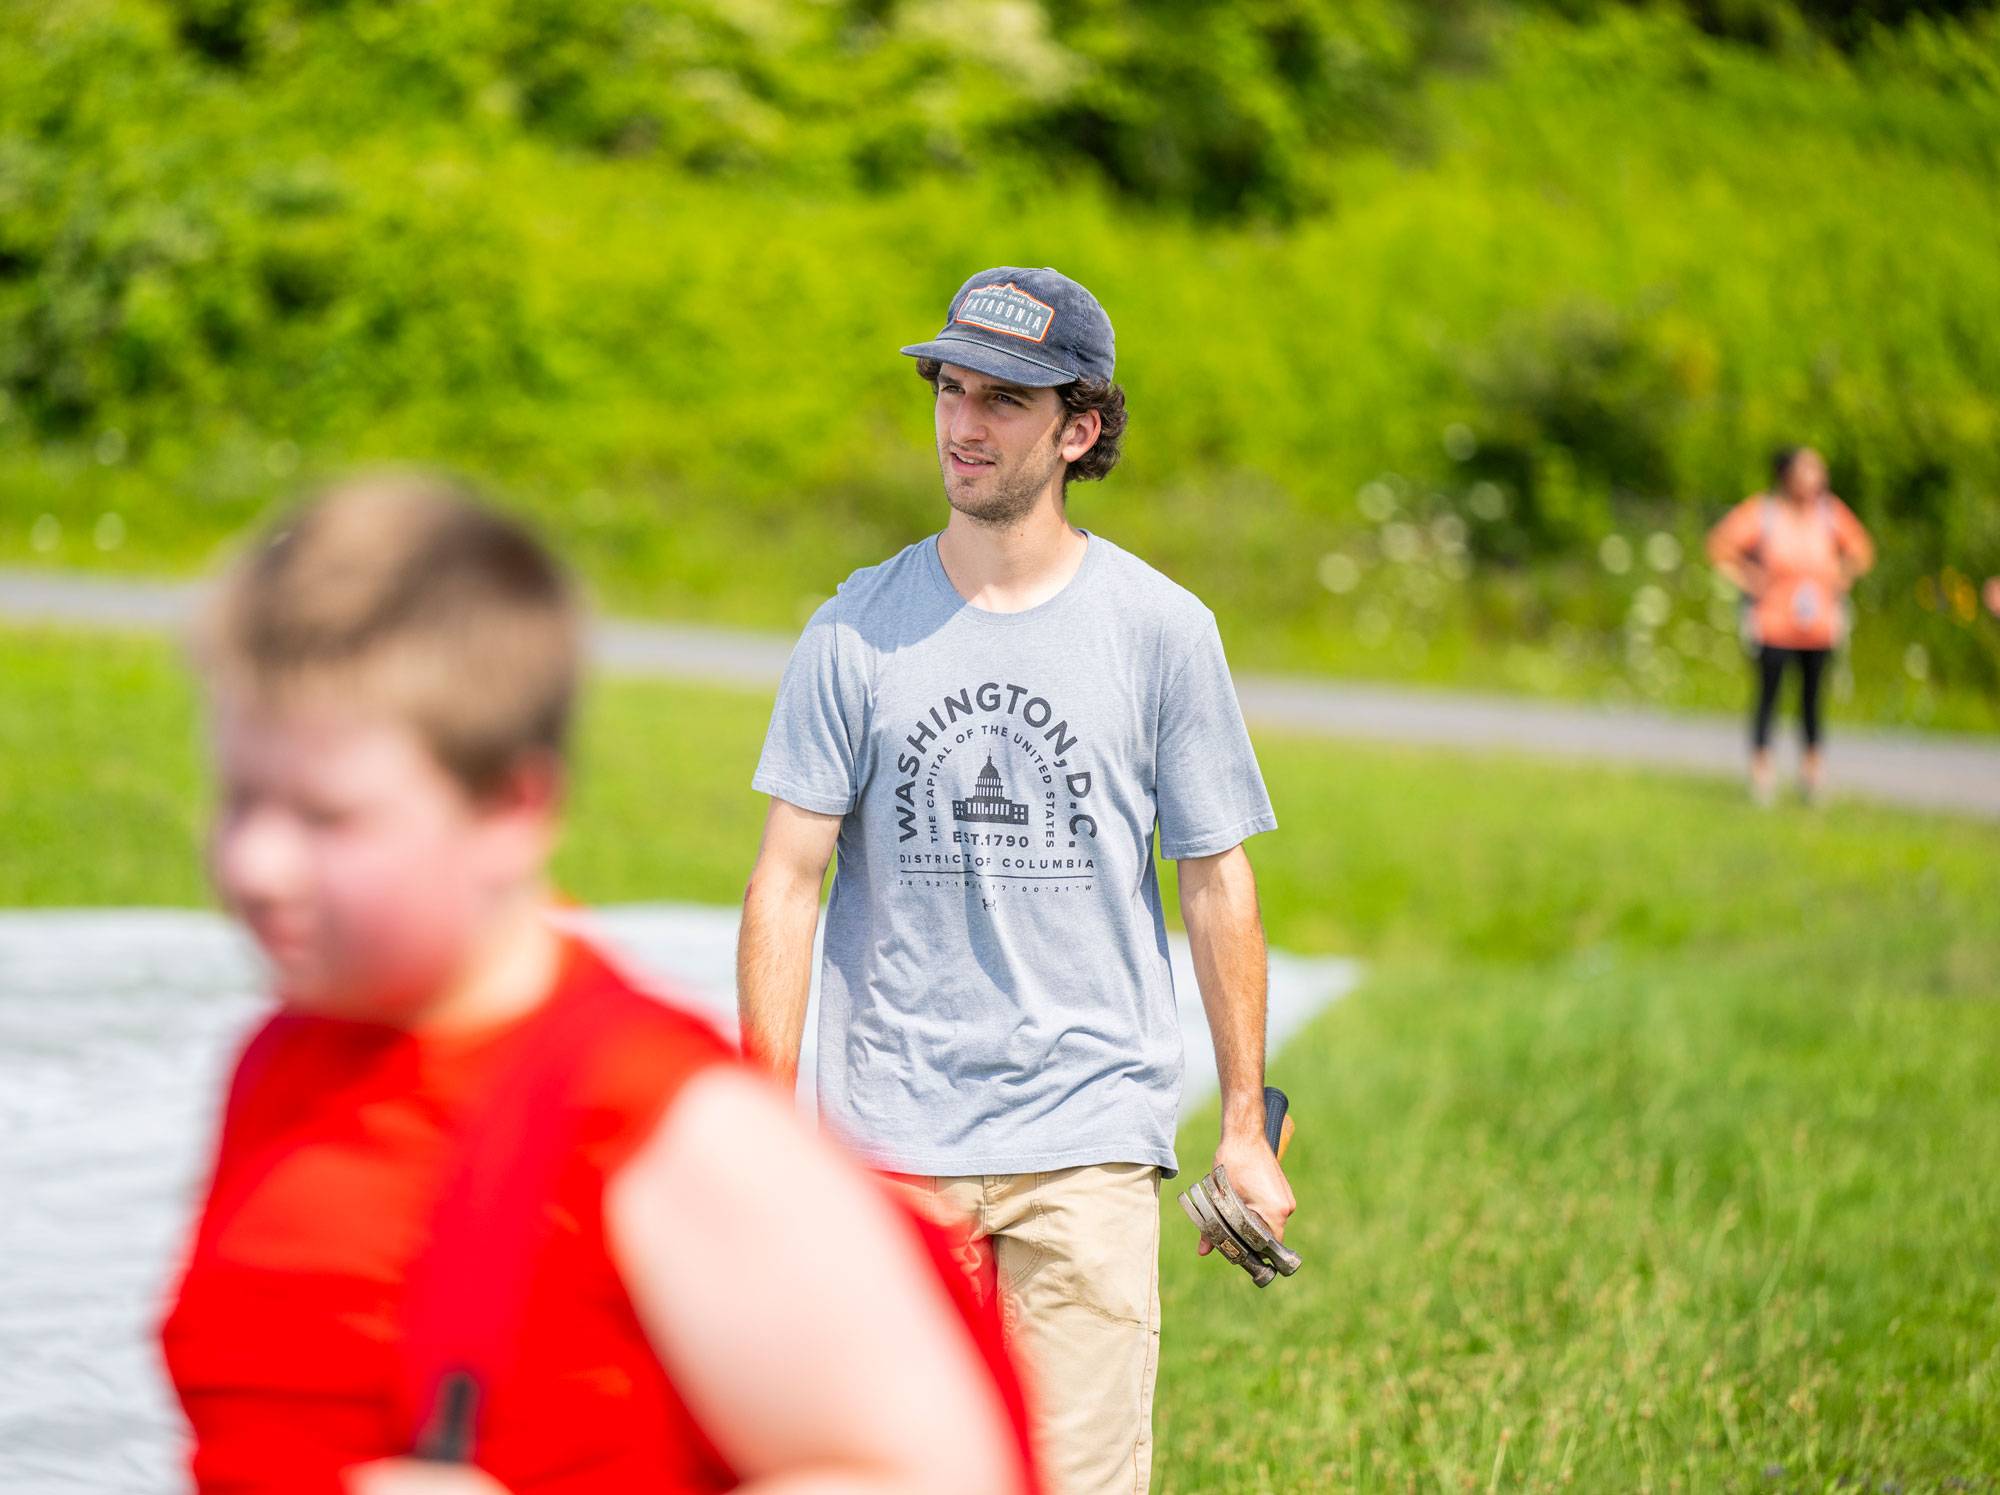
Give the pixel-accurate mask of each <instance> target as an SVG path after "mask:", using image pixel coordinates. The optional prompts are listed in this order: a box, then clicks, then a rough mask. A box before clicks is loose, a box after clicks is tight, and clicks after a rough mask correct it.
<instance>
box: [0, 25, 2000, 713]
mask: <svg viewBox="0 0 2000 1495" xmlns="http://www.w3.org/2000/svg"><path fill="white" fill-rule="evenodd" d="M1055 14H1056V13H1055V12H1050V11H1045V10H1043V9H1041V8H1039V7H1036V6H1032V5H1020V4H1015V5H1008V4H1002V3H996V4H991V5H974V4H963V5H953V4H937V5H917V4H905V5H881V4H878V5H874V6H868V5H860V4H849V5H835V4H825V5H813V6H804V5H794V4H788V3H773V4H772V5H770V6H766V7H760V8H753V7H743V6H735V5H721V4H715V5H712V6H703V5H698V4H692V3H676V4H672V5H669V4H667V3H665V0H654V3H650V4H635V5H612V4H610V3H608V0H603V3H599V0H587V3H583V4H580V5H575V6H557V5H554V4H552V3H546V0H478V3H463V4H457V5H450V6H437V5H415V4H409V5H394V4H388V3H385V0H347V3H344V4H330V3H329V4H313V5H308V4H304V3H278V0H244V3H240V4H213V3H206V0H205V3H202V4H196V3H194V0H181V3H176V4H172V5H169V4H165V3H158V0H77V3H74V4H71V5H67V6H64V7H61V8H58V9H56V10H54V11H42V10H39V9H36V8H31V7H25V6H12V7H0V495H4V496H0V557H4V556H16V557H32V558H35V559H37V560H40V561H43V562H53V563H63V564H76V563H79V562H103V561H105V560H106V559H111V560H119V559H121V558H125V559H124V563H127V564H133V565H141V566H146V565H159V564H179V565H187V564H193V563H195V562H197V561H198V560H199V559H200V558H201V557H202V556H204V555H205V554H206V553H207V551H208V550H209V549H210V547H212V545H213V544H214V543H215V541H216V540H217V539H219V538H220V537H222V536H224V535H226V534H228V533H230V532H232V531H233V530H235V529H236V528H238V527H240V526H241V525H242V524H244V523H245V522H247V521H248V520H249V519H250V518H251V517H252V516H253V515H254V514H255V513H257V512H258V511H259V510H260V509H261V508H262V507H263V506H264V505H266V504H267V503H269V502H270V501H271V500H272V499H273V498H274V497H276V496H278V495H280V494H282V493H285V492H287V491H289V490H290V489H291V488H292V487H293V486H294V485H295V484H296V483H297V481H298V480H299V478H300V476H301V475H303V474H306V473H310V472H313V471H317V470H321V469H324V468H326V467H329V466H334V465H341V464H346V463H351V462H356V461H363V460H371V459H377V458H392V457H393V458H419V459H424V460H434V461H444V462H449V463H452V464H454V465H457V466H460V467H463V468H467V469H469V470H471V471H472V472H474V473H475V474H480V475H485V476H487V477H490V478H492V479H493V480H495V481H496V482H497V483H498V484H499V486H501V487H502V488H503V489H504V490H506V491H507V492H509V493H510V494H511V495H513V496H514V498H515V499H516V500H517V501H518V502H520V503H521V504H522V505H523V506H525V507H527V508H529V509H531V510H533V511H534V512H536V513H538V514H539V515H541V516H542V517H543V518H544V519H545V521H546V522H547V523H548V524H549V525H550V526H551V527H552V528H553V529H554V530H555V531H556V532H557V534H558V536H559V537H560V538H561V539H562V541H563V543H564V544H565V545H566V546H567V547H568V548H569V549H570V550H571V552H572V553H573V554H575V555H577V556H578V557H579V559H580V560H581V561H582V562H583V563H584V565H585V566H586V568H587V569H588V570H589V572H590V573H591V575H592V576H593V577H594V579H595V580H596V581H597V582H598V583H599V585H600V586H601V587H602V588H603V589H604V590H605V592H606V593H607V595H608V597H609V598H610V600H611V601H612V602H613V603H614V604H615V605H617V606H620V607H627V608H642V609H646V610H651V611H660V612H668V613H680V614H699V615H704V616H711V617H716V618H720V619H728V620H734V621H742V622H752V623H759V624H765V625H772V626H780V627H783V626H789V625H790V624H792V623H793V622H795V621H796V619H797V617H798V616H799V614H800V611H801V610H802V609H803V608H806V607H808V606H809V605H810V602H811V600H812V599H814V598H816V597H818V596H822V595H824V594H825V592H826V591H828V590H829V589H830V588H831V587H832V586H833V585H834V583H836V582H837V581H838V580H839V579H840V577H841V576H843V575H844V574H845V573H846V571H847V570H848V569H851V568H852V567H853V566H855V565H860V564H865V563H867V562H869V561H872V560H874V559H877V558H879V557H880V555H881V554H883V553H884V552H885V551H887V550H889V549H892V548H894V547H895V546H896V545H897V544H900V543H902V542H903V541H904V540H906V539H908V538H910V537H911V536H913V535H915V534H918V533H921V532H923V530H924V529H926V528H928V527H930V526H931V525H932V524H934V523H935V520H936V511H937V504H936V499H935V478H934V475H933V472H932V468H931V461H930V457H929V453H928V449H927V446H926V444H925V443H926V439H927V438H926V434H925V433H926V429H927V428H926V420H925V409H924V403H923V390H922V386H921V385H920V384H919V383H918V382H917V381H916V380H915V379H914V378H913V377H912V376H911V374H910V372H909V369H908V365H907V363H906V361H904V360H901V359H899V358H897V357H896V356H895V355H894V352H893V350H894V348H895V347H896V346H897V345H898V344H900V343H902V342H905V341H907V340H908V339H909V338H910V337H911V336H912V335H914V334H921V333H923V332H926V331H928V330H929V329H930V328H932V327H934V326H935V325H936V322H937V319H938V317H939V314H940V311H941V308H942V305H943V301H944V298H945V296H946V294H947V293H948V292H949V290H950V289H951V287H952V286H954V285H955V284H957V282H958V281H959V279H960V278H961V277H962V276H963V275H964V274H965V273H966V272H967V271H968V270H969V269H972V268H974V267H977V266H979V265H984V264H993V263H999V262H1010V263H1022V262H1025V263H1034V264H1044V263H1056V264H1060V265H1062V266H1063V267H1064V268H1065V269H1068V270H1069V271H1071V272H1072V273H1074V274H1076V275H1077V276H1078V277H1079V278H1081V279H1083V280H1084V281H1085V282H1086V283H1088V284H1090V285H1091V286H1093V287H1094V288H1095V289H1096V290H1097V291H1098V292H1099V293H1100V295H1101V296H1102V297H1103V299H1104V300H1105V302H1106V304H1107V306H1109V308H1110V309H1111V311H1112V313H1113V316H1114V318H1115V319H1116V320H1117V324H1118V328H1119V335H1120V369H1121V377H1122V378H1123V379H1124V380H1125V382H1126V383H1127V385H1128V388H1129V390H1130V393H1131V397H1132V406H1133V410H1134V426H1133V435H1132V439H1131V442H1130V443H1129V446H1128V454H1127V458H1126V461H1125V463H1124V465H1123V466H1122V467H1121V469H1120V471H1119V472H1118V473H1117V474H1116V475H1114V477H1113V478H1112V479H1111V481H1110V482H1108V483H1105V484H1102V485H1095V486H1093V487H1092V488H1090V489H1088V490H1081V491H1079V493H1078V495H1077V496H1076V500H1075V507H1076V512H1077V514H1078V517H1079V518H1080V519H1081V520H1082V522H1085V523H1087V524H1089V525H1091V526H1092V527H1095V528H1101V529H1103V530H1105V531H1106V532H1108V533H1111V534H1114V535H1116V536H1117V537H1118V538H1119V539H1121V540H1122V541H1124V542H1126V543H1129V544H1131V545H1133V546H1134V547H1135V548H1137V549H1139V550H1140V551H1141V552H1142V553H1144V554H1147V555H1148V556H1149V557H1152V558H1153V559H1155V560H1156V561H1158V562H1159V563H1160V564H1162V565H1164V566H1166V567H1167V568H1168V569H1169V570H1170V571H1172V572H1173V573H1174V574H1175V575H1177V576H1180V577H1182V578H1183V579H1184V580H1186V581H1188V582H1189V583H1190V584H1191V585H1193V586H1195V587H1197V588H1198V589H1199V590H1201V591H1202V593H1203V594H1204V595H1205V596H1207V597H1209V598H1210V600H1211V601H1212V602H1213V603H1214V604H1215V605H1216V606H1217V607H1218V609H1219V610H1221V611H1222V612H1223V613H1224V615H1225V619H1226V621H1227V625H1228V627H1229V631H1230V638H1231V641H1232V647H1233V648H1234V649H1235V650H1236V653H1237V655H1238V657H1239V658H1240V659H1242V660H1244V661H1246V662H1251V663H1257V664H1263V665H1268V666H1284V667H1299V668H1330V669H1337V670H1342V671H1349V672H1359V673H1367V674H1384V675H1386V674H1394V675H1402V676H1416V677H1418V678H1426V679H1435V680H1449V681H1471V682H1476V683H1479V684H1482V685H1490V684H1496V683H1497V684H1505V685H1510V686H1514V687H1519V688H1526V689H1533V690H1558V691H1591V692H1603V691H1607V690H1608V691H1612V692H1614V693H1615V692H1619V691H1624V692H1628V693H1631V694H1634V695H1636V696H1642V697H1647V698H1654V699H1660V700H1665V701H1674V702H1681V703H1688V704H1704V703H1705V704H1721V703H1733V702H1734V701H1735V699H1736V698H1737V695H1738V692H1739V689H1740V679H1739V674H1738V665H1737V663H1736V660H1735V656H1734V652H1733V651H1734V648H1735V645H1734V638H1733V623H1732V622H1731V620H1730V616H1729V609H1728V608H1727V606H1726V602H1725V599H1720V598H1716V597H1714V596H1712V595H1711V593H1710V591H1709V588H1708V582H1707V579H1706V577H1705V576H1703V575H1702V574H1700V573H1699V571H1698V569H1696V568H1695V567H1694V566H1693V565H1692V564H1691V563H1690V561H1689V559H1688V558H1689V557H1691V556H1694V555H1697V554H1698V547H1699V542H1700V537H1701V534H1702V531H1703V530H1704V529H1705V527H1706V526H1707V525H1708V524H1709V523H1711V522H1712V521H1713V520H1714V519H1715V518H1716V517H1718V516H1719V515H1720V513H1721V512H1722V511H1723V509H1724V508H1726V507H1727V505H1729V504H1730V503H1732V502H1734V501H1735V500H1736V499H1737V498H1740V497H1741V496H1742V495H1743V494H1744V493H1746V492H1748V491H1750V490H1752V489H1753V488H1754V487H1756V486H1757V485H1758V484H1759V483H1760V482H1761V481H1762V477H1763V470H1764V463H1765V457H1766V454H1767V453H1768V451H1769V450H1770V449H1771V448H1772V447H1774V446H1776V445H1779V444H1782V443H1788V442H1794V441H1801V440H1804V441H1811V442H1813V443H1815V444H1817V445H1819V446H1821V447H1822V448H1823V449H1824V450H1826V452H1827V454H1828V456H1829V458H1830V459H1831V462H1832V466H1833V472H1834V477H1835V482H1836V485H1837V486H1838V488H1839V489H1840V491H1841V492H1842V493H1843V494H1844V495H1845V496H1847V497H1848V498H1849V500H1850V501H1851V502H1853V503H1854V505H1855V506H1856V508H1857V509H1858V510H1859V511H1860V512H1861V514H1862V515H1863V517H1864V519H1866V520H1867V522H1868V523H1869V524H1870V525H1871V526H1873V527H1874V528H1875V529H1876V530H1877V532H1878V534H1879V535H1880V537H1881V538H1882V540H1883V541H1884V544H1883V556H1884V559H1883V565H1882V568H1881V570H1880V572H1879V573H1878V575H1877V576H1876V577H1875V578H1871V580H1870V581H1869V582H1868V583H1867V584H1866V585H1865V587H1864V591H1863V595H1862V598H1861V601H1862V604H1863V620H1862V628H1861V631H1860V633H1859V635H1858V637H1857V641H1856V649H1855V655H1854V660H1853V685H1852V689H1853V694H1854V701H1853V704H1852V707H1851V708H1850V709H1854V710H1859V711H1862V712H1864V713H1866V714H1868V715H1871V716H1876V717H1879V718H1884V719H1904V720H1916V721H1933V722H1941V723H1949V724H1956V725H1965V726H1989V727H1990V726H1994V725H2000V627H1996V626H1995V622H1994V620H1993V619H1992V618H1990V617H1989V616H1987V615H1986V614H1984V613H1983V612H1981V611H1980V610H1979V609H1978V608H1977V607H1976V606H1975V607H1974V608H1973V609H1972V610H1971V612H1970V613H1969V614H1968V612H1967V611H1966V608H1965V607H1964V605H1963V599H1964V598H1965V596H1966V592H1965V588H1964V586H1963V585H1961V584H1960V583H1962V582H1964V581H1965V580H1966V579H1968V578H1970V579H1972V580H1974V581H1976V580H1979V579H1983V578H1984V577H1986V576H1988V575H1991V574H1994V573H1995V572H2000V505H1995V504H1994V503H1993V502H1992V496H1993V495H1994V494H1995V492H1996V491H2000V441H1996V439H1995V438H1996V436H2000V429H1996V427H1997V426H2000V407H1996V404H1995V401H1994V398H1993V395H1992V391H1993V390H1995V389H2000V264H1996V261H1995V258H1994V256H1993V254H1992V246H1993V244H1995V243H1996V242H2000V193H1997V192H1996V190H1995V184H1996V182H2000V30H1997V29H1996V27H1995V25H1994V24H1993V23H1992V22H1991V20H1990V19H1989V20H1987V21H1983V22H1980V23H1978V24H1972V25H1955V24H1946V23H1938V22H1931V21H1918V22H1913V23H1911V24H1909V25H1907V26H1905V27H1904V28H1902V29H1901V30H1898V31H1895V32H1886V31H1885V32H1877V33H1871V39H1870V40H1869V41H1868V42H1867V43H1866V44H1865V45H1860V46H1858V47H1857V48H1856V50H1854V51H1853V52H1852V53H1851V54H1848V53H1842V52H1840V51H1837V50H1835V49H1833V48H1830V47H1824V46H1822V47H1818V48H1816V49H1807V50H1805V51H1802V52H1800V53H1798V54H1797V55H1788V56H1786V57H1785V58H1783V59H1773V58H1771V57H1768V56H1765V55H1763V54H1761V53H1759V52H1757V51H1755V50H1753V49H1746V48H1743V47H1740V46H1736V45H1733V44H1730V43H1728V42H1724V41H1719V40H1717V39H1715V38H1714V37H1711V36H1709V35H1706V34H1704V33H1703V32H1702V31H1701V30H1700V29H1699V28H1698V27H1696V26H1694V25H1692V24H1690V23H1689V22H1687V21H1686V20H1684V19H1678V18H1676V16H1675V15H1674V14H1672V13H1671V12H1665V11H1647V12H1635V11H1631V10H1628V9H1625V8H1622V7H1610V8H1606V9H1605V10H1604V11H1603V12H1602V13H1601V14H1600V15H1599V16H1598V18H1597V19H1596V20H1594V21H1592V22H1590V23H1589V24H1584V25H1578V24H1573V23H1570V22H1566V21H1561V20H1556V19H1550V18H1547V17H1542V18H1539V19H1536V18H1528V19H1520V18H1515V19H1511V20H1510V19H1508V13H1507V12H1504V11H1497V10H1492V9H1487V8H1484V7H1476V6H1472V5H1469V4H1468V5H1466V6H1464V7H1446V8H1442V9H1440V8H1435V7H1415V6H1410V7H1407V8H1404V7H1398V6H1396V5H1392V4H1388V3H1380V4H1374V3H1363V0H1354V3H1351V4H1349V3H1341V4H1334V3H1331V0H1328V3H1322V4H1307V3H1306V0H1273V3H1271V4H1269V5H1249V6H1235V7H1181V6H1168V7H1160V8H1140V7H1127V6H1123V5H1117V4H1112V3H1110V0H1098V3H1092V4H1080V5H1076V6H1072V7H1070V8H1068V9H1065V10H1064V11H1062V12H1060V24H1057V23H1056V22H1054V21H1052V20H1051V19H1050V17H1051V16H1052V15H1055ZM1010 28H1011V29H1010ZM1002 43H1004V45H1003V44H1002ZM1481 57H1484V58H1485V61H1483V62H1481V61H1479V60H1478V59H1480V58H1481ZM1287 68H1290V69H1292V70H1293V71H1292V72H1290V73H1287V72H1286V69H1287ZM1078 109H1085V110H1087V111H1089V110H1094V111H1097V113H1098V114H1099V115H1101V116H1102V118H1100V119H1098V121H1097V123H1095V124H1089V125H1088V126H1087V127H1086V124H1085V123H1084V122H1083V119H1082V116H1081V115H1079V114H1077V113H1076V112H1075V111H1077V110H1078ZM1065 111H1069V112H1067V113H1066V112H1065ZM1232 121H1233V123H1232ZM1315 204H1322V205H1324V206H1321V207H1315V206H1314V205H1315ZM1287 215H1291V217H1290V221H1289V222H1288V223H1287V224H1286V225H1285V226H1284V227H1282V228H1280V227H1279V226H1278V220H1279V219H1281V218H1285V217H1286V216H1287ZM1655 535H1663V536H1665V537H1666V540H1667V542H1671V543H1663V544H1655V545H1651V546H1649V545H1648V541H1649V539H1650V538H1651V537H1653V536H1655ZM1607 542H1610V544H1609V548H1608V549H1607V548H1606V546H1607ZM1620 547H1623V548H1622V550H1621V549H1620ZM1621 554H1622V555H1625V556H1627V557H1628V558H1636V559H1628V562H1627V564H1625V565H1624V566H1622V567H1620V568H1616V569H1611V568H1607V566H1606V565H1605V564H1604V558H1605V557H1606V556H1611V557H1613V558H1615V557H1616V556H1618V555H1621ZM1668 556H1672V557H1673V558H1674V559H1673V564H1672V565H1670V566H1668V567H1666V568H1664V569H1661V568H1660V567H1658V566H1656V565H1655V564H1654V563H1653V562H1654V560H1657V559H1659V558H1661V557H1668ZM752 557H754V561H752V560H751V559H749V558H752ZM1648 557H1651V559H1648ZM1953 577H1956V578H1958V579H1959V582H1954V581H1953V580H1952V578H1953ZM1649 588H1650V589H1651V590H1648V589H1649Z"/></svg>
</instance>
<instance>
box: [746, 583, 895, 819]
mask: <svg viewBox="0 0 2000 1495" xmlns="http://www.w3.org/2000/svg"><path fill="white" fill-rule="evenodd" d="M840 634H841V628H840V625H839V624H838V623H836V622H834V621H833V620H832V619H831V618H828V617H827V616H826V615H825V610H824V609H822V610H821V612H820V613H819V614H816V615H815V616H814V618H813V620H812V622H810V623H808V624H807V625H806V630H805V632H804V633H803V634H801V635H800V636H799V641H798V644H797V645H796V646H795V647H794V648H793V650H792V657H791V659H790V660H789V661H787V663H786V665H785V675H784V679H783V680H782V681H780V682H779V685H778V699H777V701H776V703H775V704H774V705H773V706H772V708H771V725H770V728H769V730H767V731H766V732H765V734H764V751H763V752H762V753H761V754H760V755H759V756H758V759H757V772H756V774H755V775H754V776H753V777H752V778H751V780H750V783H751V787H752V788H754V789H756V790H758V791H759V792H760V793H764V794H769V795H771V796H773V797H774V798H777V799H782V800H784V801H785V802H787V803H788V804H794V805H797V806H798V807H799V808H800V809H802V810H811V811H814V812H815V813H817V814H820V815H845V814H846V813H847V812H848V811H849V810H851V809H853V808H854V805H855V802H856V800H857V799H858V798H859V797H860V793H861V770H860V760H861V745H862V743H863V742H864V741H865V740H866V722H865V716H866V712H867V694H866V690H865V688H864V685H863V682H862V681H861V680H860V678H859V672H858V670H857V669H856V668H854V667H853V666H852V665H850V664H848V663H846V662H844V661H843V659H842V650H841V647H840Z"/></svg>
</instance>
